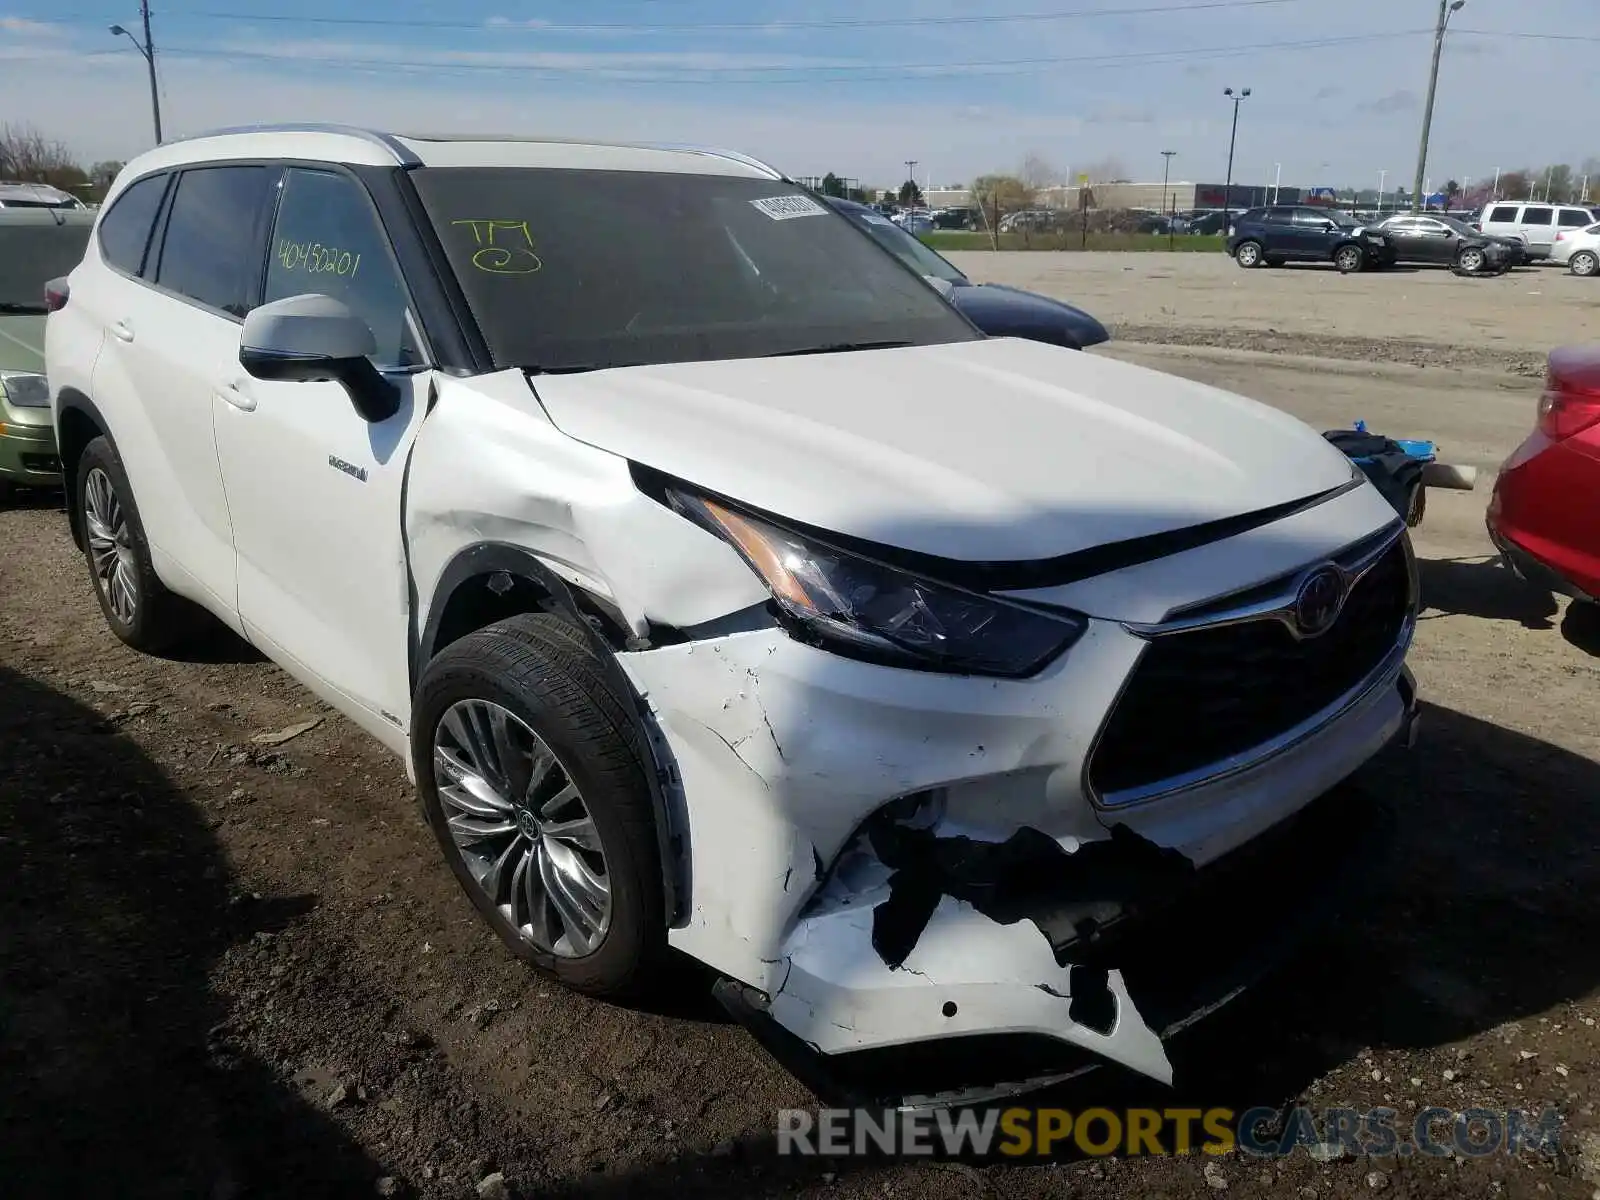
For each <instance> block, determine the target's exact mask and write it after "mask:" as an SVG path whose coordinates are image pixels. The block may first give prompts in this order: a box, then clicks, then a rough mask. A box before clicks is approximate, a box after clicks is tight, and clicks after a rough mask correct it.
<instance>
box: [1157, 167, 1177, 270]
mask: <svg viewBox="0 0 1600 1200" xmlns="http://www.w3.org/2000/svg"><path fill="white" fill-rule="evenodd" d="M1176 153H1177V151H1176V150H1163V151H1162V152H1161V207H1162V208H1164V209H1166V211H1167V249H1168V250H1171V249H1172V222H1173V221H1174V220H1175V219H1176V217H1177V215H1178V213H1177V208H1178V206H1177V204H1176V203H1170V204H1169V203H1168V201H1167V180H1168V179H1169V178H1170V177H1171V174H1172V156H1173V155H1174V154H1176Z"/></svg>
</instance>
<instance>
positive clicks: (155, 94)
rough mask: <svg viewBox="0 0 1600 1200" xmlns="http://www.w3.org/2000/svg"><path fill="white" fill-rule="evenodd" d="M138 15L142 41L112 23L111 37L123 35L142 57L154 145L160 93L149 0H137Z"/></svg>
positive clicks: (158, 125)
mask: <svg viewBox="0 0 1600 1200" xmlns="http://www.w3.org/2000/svg"><path fill="white" fill-rule="evenodd" d="M139 17H140V19H141V20H142V21H143V22H144V41H142V42H141V41H140V40H139V39H138V38H137V37H135V36H134V35H133V34H132V33H130V32H128V30H126V29H124V28H123V27H122V26H121V25H113V26H112V27H111V34H112V36H113V37H125V38H127V39H128V40H129V41H130V42H132V43H133V47H134V49H135V50H137V51H138V52H139V53H140V55H142V56H143V58H144V65H145V68H146V70H148V71H149V73H150V117H151V119H152V120H153V121H154V122H155V127H156V145H158V146H159V145H160V144H161V94H160V92H159V91H158V90H157V88H156V48H155V43H154V42H152V41H151V40H150V0H139Z"/></svg>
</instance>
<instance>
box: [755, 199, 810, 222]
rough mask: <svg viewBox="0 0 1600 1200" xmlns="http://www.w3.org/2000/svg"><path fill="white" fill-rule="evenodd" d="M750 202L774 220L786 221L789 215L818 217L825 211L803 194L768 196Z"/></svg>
mask: <svg viewBox="0 0 1600 1200" xmlns="http://www.w3.org/2000/svg"><path fill="white" fill-rule="evenodd" d="M750 203H751V205H752V206H753V207H755V208H758V209H760V210H761V211H762V212H764V213H766V214H767V216H769V217H771V218H772V219H773V220H774V221H787V220H789V219H790V218H791V217H820V216H821V215H822V214H823V213H824V212H826V211H827V210H826V209H824V208H823V207H822V205H820V204H818V203H817V202H816V201H815V200H810V199H807V198H806V197H805V196H768V197H767V198H766V199H765V200H752V201H750Z"/></svg>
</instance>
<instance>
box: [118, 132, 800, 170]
mask: <svg viewBox="0 0 1600 1200" xmlns="http://www.w3.org/2000/svg"><path fill="white" fill-rule="evenodd" d="M232 158H238V159H261V158H266V159H274V158H302V159H311V160H313V161H327V162H338V163H347V164H350V165H352V166H401V167H544V168H551V169H563V168H564V169H569V170H598V171H651V172H661V173H679V174H692V175H734V176H744V177H746V178H765V179H775V180H783V179H786V177H785V176H784V175H783V174H782V173H781V172H779V171H777V170H776V169H774V168H773V167H770V166H768V165H767V164H766V163H763V162H761V161H759V160H758V159H754V158H751V157H750V156H749V155H745V154H740V153H738V152H737V151H732V150H718V149H714V148H711V147H702V146H688V145H665V144H655V143H623V142H595V141H580V140H574V139H568V138H556V137H538V136H531V135H530V136H518V135H497V134H460V135H454V134H422V133H412V134H402V133H393V132H388V131H383V130H376V129H366V128H361V127H357V126H345V125H251V126H243V127H239V128H232V129H219V130H214V131H211V132H209V133H199V134H195V135H193V136H191V137H185V138H179V139H176V140H173V141H169V142H165V143H163V144H162V145H160V146H158V147H157V148H156V149H154V150H149V151H146V152H145V153H144V154H141V155H139V156H138V157H137V158H135V159H134V160H132V161H131V162H130V163H129V164H128V171H129V175H128V177H129V178H132V177H133V176H134V175H142V174H147V173H148V172H150V171H155V170H160V169H162V168H170V167H178V166H183V165H184V164H185V163H190V162H213V161H217V160H219V159H220V160H226V159H232Z"/></svg>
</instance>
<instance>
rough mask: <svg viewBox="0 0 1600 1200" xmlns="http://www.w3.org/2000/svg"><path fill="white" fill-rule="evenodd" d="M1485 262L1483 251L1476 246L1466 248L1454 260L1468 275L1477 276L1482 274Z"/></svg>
mask: <svg viewBox="0 0 1600 1200" xmlns="http://www.w3.org/2000/svg"><path fill="white" fill-rule="evenodd" d="M1486 261H1487V259H1485V257H1484V253H1483V251H1482V250H1479V249H1478V248H1477V247H1476V246H1468V247H1467V248H1466V249H1465V250H1463V251H1462V252H1461V255H1460V257H1459V258H1457V259H1456V263H1457V265H1458V266H1460V268H1461V270H1462V271H1463V272H1464V273H1465V274H1468V275H1477V274H1479V273H1480V272H1482V270H1483V267H1484V263H1485V262H1486Z"/></svg>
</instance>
